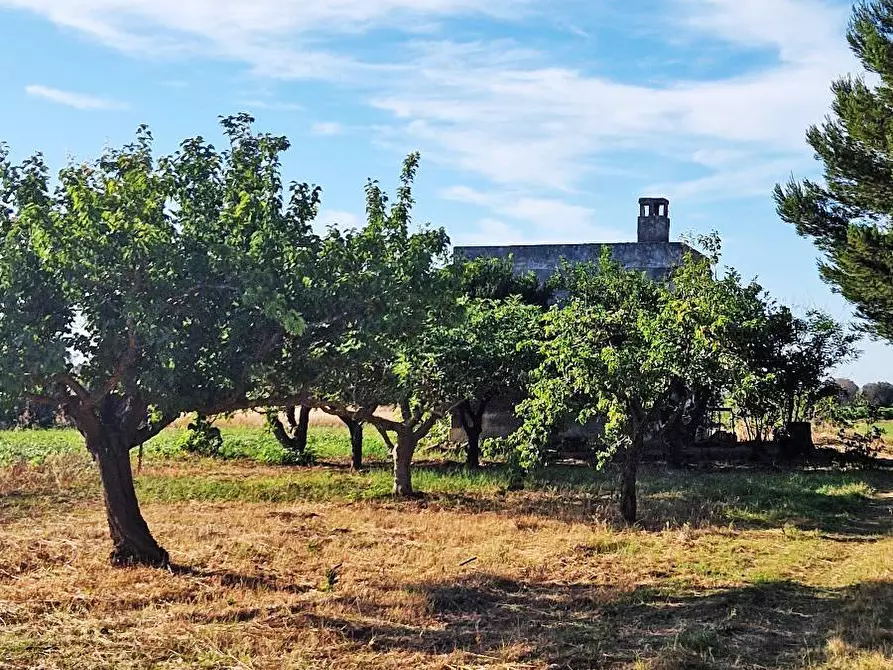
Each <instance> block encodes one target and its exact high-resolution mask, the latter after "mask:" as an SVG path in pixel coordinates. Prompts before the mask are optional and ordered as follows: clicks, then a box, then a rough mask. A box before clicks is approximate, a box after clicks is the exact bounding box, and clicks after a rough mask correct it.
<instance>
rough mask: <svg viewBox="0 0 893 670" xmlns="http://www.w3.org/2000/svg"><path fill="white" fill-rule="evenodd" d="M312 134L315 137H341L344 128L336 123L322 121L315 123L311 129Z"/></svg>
mask: <svg viewBox="0 0 893 670" xmlns="http://www.w3.org/2000/svg"><path fill="white" fill-rule="evenodd" d="M310 132H312V133H313V134H314V135H324V136H332V135H340V134H341V133H343V132H344V126H342V125H341V124H340V123H337V122H335V121H322V122H320V123H314V124H313V125H312V126H311V127H310Z"/></svg>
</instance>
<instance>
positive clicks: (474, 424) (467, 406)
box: [455, 400, 487, 470]
mask: <svg viewBox="0 0 893 670" xmlns="http://www.w3.org/2000/svg"><path fill="white" fill-rule="evenodd" d="M486 409H487V401H486V400H482V401H480V403H478V406H477V409H474V408H473V407H472V404H471V402H470V401H468V400H466V401H465V402H463V403H462V404H460V405H459V406H458V407H457V408H456V410H455V412H456V415H457V417H458V419H459V423H460V424H461V426H462V430H464V431H465V437H466V438H468V448H467V449H466V452H465V465H466V467H468V468H470V469H473V470H476V469H477V468H479V467H480V466H481V433H483V432H484V412H485V411H486Z"/></svg>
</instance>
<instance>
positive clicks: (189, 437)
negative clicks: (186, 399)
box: [178, 414, 223, 458]
mask: <svg viewBox="0 0 893 670" xmlns="http://www.w3.org/2000/svg"><path fill="white" fill-rule="evenodd" d="M187 428H188V430H187V431H186V432H185V433H183V436H182V437H181V438H180V443H179V445H178V446H179V448H180V449H182V450H183V451H185V452H187V453H190V454H198V455H199V456H208V457H211V458H214V457H217V456H219V455H220V450H221V449H222V448H223V436H222V435H221V434H220V429H219V428H218V427H217V426H215V425H214V422H213V421H211V420H210V419H208V417H206V416H205V415H203V414H196V417H195V420H194V421H192V422H191V423H190V424H189V426H187Z"/></svg>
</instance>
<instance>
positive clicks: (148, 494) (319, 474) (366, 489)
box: [136, 467, 508, 502]
mask: <svg viewBox="0 0 893 670" xmlns="http://www.w3.org/2000/svg"><path fill="white" fill-rule="evenodd" d="M507 481H508V479H507V475H506V474H505V472H503V471H501V470H495V469H494V470H487V471H481V472H479V473H466V472H462V471H461V469H460V468H458V467H457V468H430V469H429V468H424V467H420V468H417V469H416V471H415V472H414V474H413V485H414V486H415V487H416V488H418V489H419V490H421V491H424V492H425V493H430V494H435V495H436V494H458V493H461V494H493V493H495V492H496V491H498V490H500V489H504V488H505V486H506V484H507ZM392 482H393V480H392V476H391V472H390V471H389V470H387V469H382V468H374V469H369V470H366V471H364V472H359V473H356V472H348V471H339V470H330V469H325V468H305V469H300V468H295V469H290V470H289V471H287V473H284V474H283V475H282V476H275V477H270V476H259V477H250V476H249V477H239V478H235V477H226V476H215V475H213V474H207V475H186V476H181V475H177V474H173V475H168V474H163V475H158V474H146V475H142V476H139V477H137V482H136V486H137V492H138V493H139V495H140V499H141V500H147V501H148V500H152V501H155V502H182V501H187V500H200V501H241V502H294V501H297V500H305V501H308V500H309V501H363V500H376V499H383V498H387V497H390V496H391V491H392Z"/></svg>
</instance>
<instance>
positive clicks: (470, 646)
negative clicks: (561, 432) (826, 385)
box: [0, 426, 893, 670]
mask: <svg viewBox="0 0 893 670" xmlns="http://www.w3.org/2000/svg"><path fill="white" fill-rule="evenodd" d="M224 435H225V450H224V451H225V452H226V454H227V456H228V457H229V460H214V461H211V460H206V459H199V458H195V457H189V456H184V455H183V454H181V453H178V452H177V451H176V449H175V446H176V444H177V438H178V434H177V432H176V431H175V430H174V431H168V432H165V433H163V434H162V435H161V436H159V438H158V439H156V440H155V441H154V442H153V444H152V445H150V446H149V447H148V448H147V449H146V453H145V462H144V464H143V469H142V472H141V473H140V474H139V475H138V477H137V486H138V490H139V495H140V499H141V501H142V505H143V511H144V513H145V516H146V517H147V519H148V521H149V523H150V525H151V527H152V529H153V531H154V533H155V535H156V537H157V538H158V539H159V540H160V541H161V542H162V544H163V545H164V546H165V547H166V548H167V549H168V550H169V551H170V552H171V555H172V558H173V560H174V561H175V563H176V564H177V567H175V568H174V569H172V570H170V571H157V570H150V569H129V570H121V569H113V568H111V567H109V566H108V565H107V563H106V554H107V551H108V549H109V547H108V540H107V529H106V527H105V520H104V514H103V511H102V503H101V498H100V497H99V491H98V482H97V477H96V474H95V472H94V470H93V467H92V464H91V463H90V461H89V458H88V457H87V456H86V455H85V454H84V452H83V447H82V446H81V445H80V443H79V439H78V436H77V435H76V434H75V433H72V432H70V431H47V432H39V433H38V432H35V433H5V434H0V668H72V669H73V668H78V669H80V668H87V669H88V670H89V669H97V668H159V669H161V668H184V667H198V668H209V669H210V668H214V669H223V668H240V669H245V668H250V669H258V670H259V669H270V670H272V669H274V668H275V669H277V670H278V669H279V668H394V669H396V668H401V669H403V668H439V669H447V668H463V669H471V668H511V669H521V668H543V669H546V668H556V669H558V668H594V667H608V668H615V667H616V668H631V669H632V668H637V669H643V670H644V669H646V668H648V669H652V670H672V669H678V670H682V669H694V668H699V669H710V668H769V667H772V668H775V667H786V668H810V669H819V668H821V669H824V670H832V669H838V668H857V669H864V670H876V669H879V668H893V532H891V531H893V497H891V496H893V476H891V475H890V474H888V473H883V472H869V471H851V472H839V471H834V472H832V471H823V472H784V471H768V470H763V471H751V470H743V469H732V468H729V469H711V470H709V471H687V472H671V471H667V470H664V469H661V468H652V469H649V470H646V471H645V472H644V473H643V475H642V478H641V491H642V495H641V500H640V507H641V512H642V520H641V523H640V525H639V527H637V528H634V529H629V528H624V527H623V526H622V525H621V524H620V523H619V520H618V519H617V517H616V514H615V511H614V500H613V484H614V479H613V473H611V472H604V473H595V472H593V471H592V470H589V469H586V468H582V467H579V468H574V467H565V468H553V469H549V470H545V471H543V472H541V473H538V474H536V475H534V476H531V477H530V478H529V479H528V480H527V481H525V482H524V488H523V490H515V488H516V487H513V486H510V485H509V484H510V482H511V478H510V476H509V473H508V472H507V471H506V470H504V469H503V468H501V467H499V466H491V467H487V468H485V469H484V470H483V471H481V472H480V473H475V474H469V473H467V472H466V471H464V470H463V469H462V468H461V467H459V466H457V465H453V464H449V463H444V462H441V461H435V460H431V461H423V462H421V463H420V464H419V467H418V468H417V469H416V474H415V478H414V483H415V484H416V486H417V488H419V489H420V490H423V491H425V492H426V495H425V496H423V497H422V498H420V499H419V500H414V501H411V502H396V501H394V500H392V499H391V498H390V497H389V490H390V479H389V473H388V471H387V454H386V453H385V451H384V449H383V448H382V445H381V443H380V442H379V441H377V440H376V439H375V438H374V436H373V435H371V434H370V435H368V438H369V449H368V452H369V459H368V461H369V463H370V464H371V467H370V468H369V469H368V470H367V471H365V472H363V473H351V472H350V471H349V470H348V469H347V463H348V462H349V459H348V452H349V448H348V444H347V435H346V431H342V430H341V429H340V428H337V427H335V426H329V427H326V426H315V427H314V428H313V429H312V432H311V439H312V440H313V444H314V445H315V448H316V449H317V451H318V453H319V454H320V458H321V462H322V464H321V465H319V466H317V467H314V468H308V469H301V468H292V467H283V466H279V465H276V463H277V462H278V459H277V454H279V452H278V451H277V447H276V445H275V443H273V441H272V440H271V438H269V437H268V436H267V435H265V434H264V433H263V432H262V431H261V430H260V429H259V428H256V427H252V426H236V427H227V428H226V430H225V431H224ZM423 458H424V456H423Z"/></svg>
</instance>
